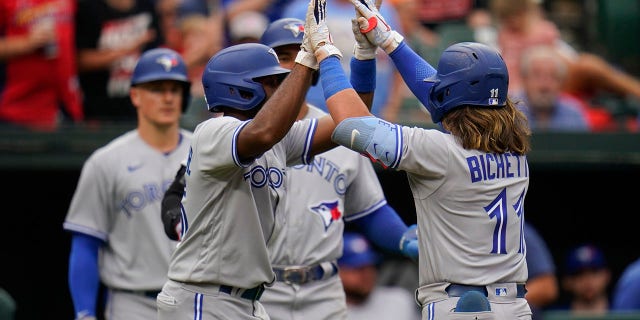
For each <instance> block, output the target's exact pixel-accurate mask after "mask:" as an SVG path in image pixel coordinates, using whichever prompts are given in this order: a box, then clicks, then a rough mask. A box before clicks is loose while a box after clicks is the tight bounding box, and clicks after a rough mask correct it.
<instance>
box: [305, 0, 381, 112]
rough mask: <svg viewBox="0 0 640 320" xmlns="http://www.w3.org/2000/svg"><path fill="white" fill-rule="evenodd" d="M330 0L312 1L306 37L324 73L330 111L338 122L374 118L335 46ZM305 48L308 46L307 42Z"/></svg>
mask: <svg viewBox="0 0 640 320" xmlns="http://www.w3.org/2000/svg"><path fill="white" fill-rule="evenodd" d="M326 16H327V2H326V0H311V1H309V7H308V8H307V15H306V20H305V35H308V37H307V38H308V43H307V44H306V46H308V48H309V49H310V50H311V51H312V52H313V53H314V54H315V57H316V59H317V61H318V64H319V65H320V73H321V74H322V77H321V83H320V85H321V86H322V88H323V90H324V95H325V99H326V101H327V108H328V109H329V112H330V113H331V117H333V120H334V121H335V123H340V122H341V121H342V120H344V119H345V118H348V117H354V116H371V113H370V112H369V109H368V108H367V106H366V105H365V103H364V102H363V101H362V99H360V97H359V96H358V94H357V93H356V91H355V90H354V89H353V87H352V86H351V84H350V83H349V80H348V78H347V76H346V75H345V72H344V70H343V69H342V65H341V64H340V58H341V57H342V54H341V53H340V51H339V50H338V49H337V48H336V47H335V46H334V45H333V42H332V40H331V35H330V33H329V28H328V27H327V23H326ZM303 46H305V44H304V43H303Z"/></svg>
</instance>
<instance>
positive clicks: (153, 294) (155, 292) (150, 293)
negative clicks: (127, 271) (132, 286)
mask: <svg viewBox="0 0 640 320" xmlns="http://www.w3.org/2000/svg"><path fill="white" fill-rule="evenodd" d="M112 290H114V291H120V292H126V293H131V294H137V295H140V296H145V297H147V298H153V299H155V298H157V297H158V294H159V293H160V290H149V291H145V290H128V289H112Z"/></svg>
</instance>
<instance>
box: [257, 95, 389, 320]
mask: <svg viewBox="0 0 640 320" xmlns="http://www.w3.org/2000/svg"><path fill="white" fill-rule="evenodd" d="M324 115H326V113H325V112H324V111H322V110H320V109H318V108H316V107H313V106H309V112H308V113H307V115H306V116H305V119H311V118H320V117H322V116H324ZM288 169H289V171H288V173H287V181H288V183H289V188H290V190H294V191H293V192H290V193H289V194H288V195H287V210H286V220H285V221H284V227H283V229H282V232H280V233H279V235H278V236H277V237H275V238H274V239H273V241H272V242H271V243H270V245H269V252H270V254H271V262H272V264H273V265H274V266H280V267H285V266H312V265H315V264H318V263H321V262H331V261H335V260H336V259H338V258H339V257H340V256H342V243H343V240H342V234H343V231H344V221H345V220H346V221H350V220H353V219H357V218H360V217H363V216H366V215H368V214H369V213H371V212H373V211H374V210H376V209H378V208H380V207H381V206H383V205H385V204H386V203H387V201H386V199H385V196H384V193H383V191H382V188H381V186H380V182H379V180H378V177H377V175H376V173H375V171H374V169H373V166H372V164H371V161H370V160H369V159H368V158H367V157H365V156H363V155H360V154H358V153H357V152H354V151H352V150H349V149H347V148H345V147H342V146H339V147H336V148H334V149H331V150H329V151H327V152H324V153H321V154H318V155H316V156H315V158H314V160H313V162H312V163H310V164H306V165H305V164H301V165H297V166H293V167H291V168H288ZM331 280H332V282H336V283H333V284H311V283H307V284H305V285H302V286H296V285H292V284H287V283H284V282H280V281H278V282H276V283H274V285H273V287H269V288H267V289H266V291H265V292H264V294H263V295H262V298H261V299H260V301H261V302H262V304H263V305H264V306H265V308H266V309H267V312H268V313H269V315H270V316H271V317H272V318H273V319H281V320H285V319H338V318H339V316H338V315H340V316H346V303H345V300H344V293H343V292H342V285H341V283H340V281H339V278H338V277H335V279H331ZM327 281H329V279H327ZM325 289H326V290H325ZM311 301H313V303H311ZM311 308H314V309H311Z"/></svg>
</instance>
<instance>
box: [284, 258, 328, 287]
mask: <svg viewBox="0 0 640 320" xmlns="http://www.w3.org/2000/svg"><path fill="white" fill-rule="evenodd" d="M273 272H274V273H275V274H276V281H284V282H286V283H288V284H292V283H295V284H305V283H307V282H311V281H316V280H324V279H328V278H331V277H333V276H334V275H336V274H338V264H337V263H336V262H322V263H319V264H315V265H312V266H286V267H278V266H276V267H273Z"/></svg>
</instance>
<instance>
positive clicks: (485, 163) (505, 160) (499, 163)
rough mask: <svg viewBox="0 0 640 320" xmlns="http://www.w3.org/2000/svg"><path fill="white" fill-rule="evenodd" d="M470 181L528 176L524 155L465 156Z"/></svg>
mask: <svg viewBox="0 0 640 320" xmlns="http://www.w3.org/2000/svg"><path fill="white" fill-rule="evenodd" d="M467 165H468V166H469V176H470V178H471V182H472V183H474V182H479V181H486V180H495V179H506V178H514V177H516V178H519V177H527V176H529V167H528V165H527V161H526V156H524V155H522V156H521V155H517V154H512V153H508V152H507V153H487V154H481V155H478V156H471V157H467Z"/></svg>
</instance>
